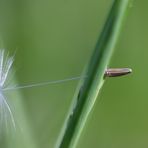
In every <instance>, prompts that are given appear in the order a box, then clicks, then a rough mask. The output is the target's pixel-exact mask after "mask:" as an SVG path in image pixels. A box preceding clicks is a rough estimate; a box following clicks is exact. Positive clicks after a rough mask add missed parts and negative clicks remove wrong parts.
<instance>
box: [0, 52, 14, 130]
mask: <svg viewBox="0 0 148 148" xmlns="http://www.w3.org/2000/svg"><path fill="white" fill-rule="evenodd" d="M13 61H14V58H13V57H11V56H9V54H7V55H6V54H5V50H4V49H0V125H1V126H5V127H7V124H10V123H8V122H10V121H11V123H12V124H13V127H14V128H15V121H14V117H13V114H12V111H11V108H10V106H9V104H8V102H7V98H6V96H5V95H4V92H3V89H4V87H5V84H6V80H7V78H8V74H9V72H10V69H11V67H12V64H13ZM3 124H5V125H3Z"/></svg>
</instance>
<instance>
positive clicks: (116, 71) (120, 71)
mask: <svg viewBox="0 0 148 148" xmlns="http://www.w3.org/2000/svg"><path fill="white" fill-rule="evenodd" d="M130 73H132V69H130V68H108V69H107V70H106V71H105V74H104V75H105V77H118V76H123V75H127V74H130Z"/></svg>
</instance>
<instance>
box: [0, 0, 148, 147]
mask: <svg viewBox="0 0 148 148" xmlns="http://www.w3.org/2000/svg"><path fill="white" fill-rule="evenodd" d="M112 2H113V0H111V1H108V0H91V1H90V0H79V1H78V0H75V1H73V0H62V1H61V0H31V1H30V0H25V1H23V0H0V47H1V48H6V49H8V50H9V51H10V53H14V51H16V56H15V57H16V58H15V63H14V71H15V76H13V79H14V80H16V83H17V84H19V85H23V84H31V83H34V82H35V83H38V82H44V81H49V80H58V79H65V78H68V77H75V76H78V75H81V73H82V71H83V69H84V67H85V66H86V64H87V62H88V61H89V58H90V56H91V54H92V52H93V50H94V47H95V43H96V41H97V39H98V36H99V34H100V31H101V29H102V26H103V24H104V22H105V19H106V17H107V14H108V12H109V10H110V6H111V4H112ZM147 5H148V2H147V1H146V0H141V1H138V0H134V1H132V2H131V4H130V6H129V13H128V16H127V18H126V21H125V23H124V25H123V29H122V31H121V34H120V38H119V40H118V43H117V46H116V50H115V53H114V55H113V57H112V61H111V63H110V67H131V68H132V69H133V74H132V75H129V76H126V77H119V78H108V79H107V80H106V82H105V85H104V86H103V88H102V90H101V92H100V95H99V97H98V99H97V102H96V104H95V107H94V109H93V111H92V113H91V115H90V116H89V119H88V122H87V124H86V126H85V128H84V130H83V133H82V136H81V138H80V140H79V143H78V146H77V147H78V148H90V147H93V148H125V147H126V148H147V147H148V126H147V125H148V116H147V113H148V94H147V92H148V91H147V82H148V78H147V76H148V68H147V58H148V56H147V55H148V50H147V48H148V41H147V40H148V29H147V26H148V20H147V13H148V9H147ZM77 84H78V81H71V82H66V83H62V84H55V85H48V86H42V87H34V88H28V89H23V90H17V91H11V92H8V93H7V95H8V101H9V104H10V105H11V108H12V111H13V113H14V117H15V120H16V128H17V129H16V131H13V130H11V131H9V132H8V133H11V134H7V135H6V137H5V136H4V135H1V136H2V137H3V138H2V139H3V140H1V142H0V147H1V148H7V147H8V148H20V147H21V148H41V147H42V148H52V147H54V145H55V143H56V141H57V138H58V135H59V133H60V129H61V127H62V125H63V122H64V120H65V117H66V114H67V112H68V109H69V106H70V104H71V101H72V98H73V96H74V94H75V89H76V87H77Z"/></svg>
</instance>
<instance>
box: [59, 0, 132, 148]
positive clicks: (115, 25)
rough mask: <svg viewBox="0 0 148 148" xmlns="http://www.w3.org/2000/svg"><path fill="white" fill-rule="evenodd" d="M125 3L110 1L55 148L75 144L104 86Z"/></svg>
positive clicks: (123, 0) (125, 1)
mask: <svg viewBox="0 0 148 148" xmlns="http://www.w3.org/2000/svg"><path fill="white" fill-rule="evenodd" d="M129 1H130V0H114V2H113V5H112V7H111V10H110V12H109V15H108V18H107V21H106V23H105V25H104V27H103V30H102V33H101V35H100V37H99V40H98V42H97V45H96V48H95V50H94V53H93V55H92V57H91V60H90V63H89V64H88V68H87V71H86V75H87V76H88V77H87V78H86V79H85V80H84V82H83V85H82V87H81V89H80V91H79V94H78V96H77V97H76V98H75V99H76V103H75V104H73V106H72V110H71V111H70V112H69V115H68V118H67V120H66V122H65V125H64V127H63V129H62V132H61V135H60V138H59V141H58V143H57V147H58V148H68V147H70V148H71V147H75V146H76V144H77V142H78V139H79V137H80V134H81V132H82V130H83V127H84V126H85V123H86V120H87V118H88V115H89V113H90V111H91V110H92V108H93V106H94V103H95V101H96V98H97V96H98V93H99V90H100V88H101V86H102V85H103V83H104V73H105V69H106V68H107V66H108V64H109V61H110V58H111V55H112V53H113V50H114V48H115V45H116V42H117V39H118V37H119V33H120V29H121V26H122V24H123V18H124V16H125V14H126V12H127V8H128V4H129Z"/></svg>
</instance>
